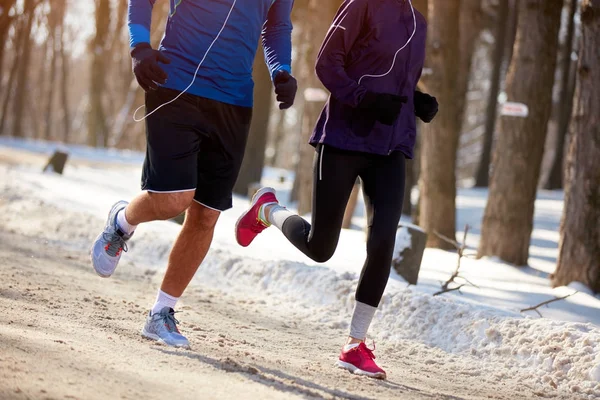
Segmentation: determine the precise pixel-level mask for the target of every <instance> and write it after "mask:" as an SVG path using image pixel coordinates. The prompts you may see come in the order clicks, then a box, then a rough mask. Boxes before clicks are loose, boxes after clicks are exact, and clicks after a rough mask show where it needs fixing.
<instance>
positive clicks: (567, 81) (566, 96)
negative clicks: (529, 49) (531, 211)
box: [544, 0, 578, 190]
mask: <svg viewBox="0 0 600 400" xmlns="http://www.w3.org/2000/svg"><path fill="white" fill-rule="evenodd" d="M568 1H569V17H568V18H569V19H568V26H567V37H566V39H565V45H564V49H563V52H562V53H563V54H562V59H561V66H560V70H561V76H560V96H559V101H558V102H556V106H557V107H556V110H555V112H554V114H555V115H556V117H557V120H558V121H557V125H558V132H557V140H556V146H555V148H554V160H553V161H552V168H551V170H550V174H549V175H548V179H547V180H546V183H545V184H544V189H549V190H554V189H561V188H562V187H563V171H564V151H565V143H566V138H567V131H568V129H569V121H570V119H571V111H572V109H573V95H574V94H575V93H574V92H575V84H574V81H575V80H574V79H572V77H574V76H575V73H574V71H573V70H574V68H572V67H571V64H573V61H572V60H571V53H572V52H573V38H574V36H575V14H576V12H577V3H578V0H568Z"/></svg>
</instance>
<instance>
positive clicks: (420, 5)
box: [412, 0, 427, 20]
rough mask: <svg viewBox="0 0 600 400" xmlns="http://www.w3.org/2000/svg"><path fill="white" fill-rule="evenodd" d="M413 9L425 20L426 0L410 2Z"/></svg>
mask: <svg viewBox="0 0 600 400" xmlns="http://www.w3.org/2000/svg"><path fill="white" fill-rule="evenodd" d="M412 5H413V7H414V8H415V9H416V10H417V11H419V12H420V13H421V14H423V16H424V17H425V20H427V0H412Z"/></svg>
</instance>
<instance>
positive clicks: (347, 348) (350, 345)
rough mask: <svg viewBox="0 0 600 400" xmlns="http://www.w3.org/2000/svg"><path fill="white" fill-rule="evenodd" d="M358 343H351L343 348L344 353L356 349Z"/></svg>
mask: <svg viewBox="0 0 600 400" xmlns="http://www.w3.org/2000/svg"><path fill="white" fill-rule="evenodd" d="M359 344H360V343H351V344H347V345H345V346H344V351H350V350H352V349H353V348H355V347H358V345H359Z"/></svg>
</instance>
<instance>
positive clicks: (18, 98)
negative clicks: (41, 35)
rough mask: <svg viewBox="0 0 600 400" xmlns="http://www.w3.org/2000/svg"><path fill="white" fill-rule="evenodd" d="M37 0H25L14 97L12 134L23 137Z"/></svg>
mask: <svg viewBox="0 0 600 400" xmlns="http://www.w3.org/2000/svg"><path fill="white" fill-rule="evenodd" d="M36 5H37V4H36V2H35V0H25V3H24V6H23V14H24V15H25V18H26V22H25V27H24V28H23V29H24V31H23V36H22V38H21V46H19V47H20V53H21V55H20V57H19V59H18V60H19V61H18V62H19V66H18V69H17V77H16V80H17V82H16V87H15V95H14V97H13V101H12V103H13V128H12V134H13V136H15V137H22V136H23V135H24V132H23V116H24V112H25V103H26V97H27V94H28V93H29V91H28V90H27V84H28V78H29V67H30V64H31V63H30V60H31V47H32V45H33V39H32V37H31V31H32V29H33V20H34V18H35V7H36Z"/></svg>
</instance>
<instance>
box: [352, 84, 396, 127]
mask: <svg viewBox="0 0 600 400" xmlns="http://www.w3.org/2000/svg"><path fill="white" fill-rule="evenodd" d="M407 100H408V99H407V98H406V96H398V95H395V94H391V93H373V92H366V93H365V95H364V97H363V99H362V101H361V102H360V104H359V105H358V108H360V109H366V110H368V111H369V112H370V113H371V114H372V115H373V116H374V117H375V119H376V120H377V121H379V122H381V123H382V124H384V125H394V122H396V119H398V116H399V115H400V111H401V110H402V104H404V103H406V101H407Z"/></svg>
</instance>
